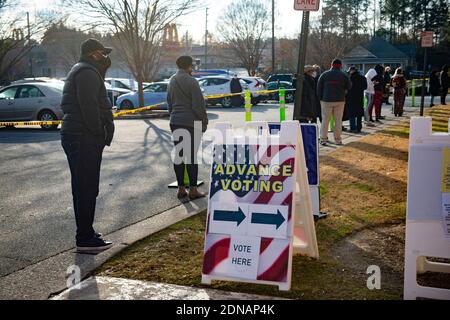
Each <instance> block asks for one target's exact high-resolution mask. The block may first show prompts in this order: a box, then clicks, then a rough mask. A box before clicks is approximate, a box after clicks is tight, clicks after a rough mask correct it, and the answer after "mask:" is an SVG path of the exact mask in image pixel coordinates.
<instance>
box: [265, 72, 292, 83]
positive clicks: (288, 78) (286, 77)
mask: <svg viewBox="0 0 450 320" xmlns="http://www.w3.org/2000/svg"><path fill="white" fill-rule="evenodd" d="M277 81H283V82H290V83H292V74H290V73H285V74H272V75H271V76H270V77H269V79H267V82H277Z"/></svg>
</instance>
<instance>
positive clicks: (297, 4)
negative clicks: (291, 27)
mask: <svg viewBox="0 0 450 320" xmlns="http://www.w3.org/2000/svg"><path fill="white" fill-rule="evenodd" d="M319 8H320V0H294V9H295V10H299V11H319Z"/></svg>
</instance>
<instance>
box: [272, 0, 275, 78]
mask: <svg viewBox="0 0 450 320" xmlns="http://www.w3.org/2000/svg"><path fill="white" fill-rule="evenodd" d="M274 73H275V0H272V74H274Z"/></svg>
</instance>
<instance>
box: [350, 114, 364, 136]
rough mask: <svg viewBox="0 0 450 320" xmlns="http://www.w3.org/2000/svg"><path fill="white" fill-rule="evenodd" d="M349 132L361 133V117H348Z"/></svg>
mask: <svg viewBox="0 0 450 320" xmlns="http://www.w3.org/2000/svg"><path fill="white" fill-rule="evenodd" d="M349 120H350V130H351V131H357V132H361V130H362V116H357V117H350V119H349Z"/></svg>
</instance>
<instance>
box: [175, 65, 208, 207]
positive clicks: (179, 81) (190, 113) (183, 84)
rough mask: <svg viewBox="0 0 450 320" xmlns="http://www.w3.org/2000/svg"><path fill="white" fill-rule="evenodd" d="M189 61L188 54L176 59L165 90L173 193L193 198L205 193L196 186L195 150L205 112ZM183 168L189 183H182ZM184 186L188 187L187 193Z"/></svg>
mask: <svg viewBox="0 0 450 320" xmlns="http://www.w3.org/2000/svg"><path fill="white" fill-rule="evenodd" d="M193 62H194V60H193V59H192V57H190V56H181V57H180V58H178V59H177V61H176V64H177V66H178V72H177V73H176V74H175V75H173V76H172V77H171V78H170V82H169V87H168V90H167V104H168V109H169V114H170V129H171V131H172V135H173V140H174V146H175V157H174V159H173V161H174V170H175V175H176V177H177V182H178V194H177V196H178V198H179V199H180V200H181V199H184V198H187V197H189V199H190V200H195V199H198V198H201V197H204V196H205V195H204V194H202V193H200V191H199V190H198V189H197V184H198V161H197V153H198V149H199V147H200V143H201V139H202V135H203V133H204V132H206V129H207V126H208V114H207V113H206V103H205V99H204V97H203V94H202V91H201V89H200V85H199V83H198V81H197V80H195V78H193V77H192V71H193V68H194V67H193ZM186 168H187V173H188V176H189V184H190V185H189V186H186V185H185V181H184V174H185V170H186ZM186 187H189V193H187V191H186Z"/></svg>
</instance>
